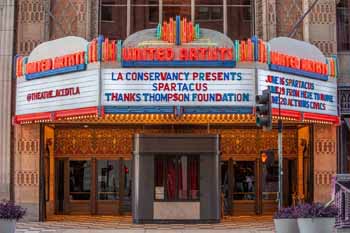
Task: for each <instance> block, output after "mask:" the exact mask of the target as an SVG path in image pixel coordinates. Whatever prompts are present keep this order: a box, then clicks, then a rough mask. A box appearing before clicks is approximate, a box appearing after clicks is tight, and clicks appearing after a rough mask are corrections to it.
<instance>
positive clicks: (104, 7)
mask: <svg viewBox="0 0 350 233" xmlns="http://www.w3.org/2000/svg"><path fill="white" fill-rule="evenodd" d="M100 7H101V9H100V14H101V15H100V24H99V34H102V35H103V36H105V37H108V38H109V39H112V40H119V39H121V40H123V39H125V38H126V32H127V31H126V17H127V14H126V12H127V1H126V0H101V6H100Z"/></svg>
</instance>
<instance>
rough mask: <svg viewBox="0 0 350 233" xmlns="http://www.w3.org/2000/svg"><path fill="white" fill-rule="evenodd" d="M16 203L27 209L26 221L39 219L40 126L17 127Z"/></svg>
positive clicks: (15, 154) (15, 159) (15, 155)
mask: <svg viewBox="0 0 350 233" xmlns="http://www.w3.org/2000/svg"><path fill="white" fill-rule="evenodd" d="M14 152H15V153H14V157H15V158H14V162H15V171H14V176H15V179H14V180H15V181H14V185H15V201H16V203H17V204H20V205H22V206H23V207H25V208H27V214H26V216H25V219H26V220H36V221H37V220H38V219H39V159H40V126H39V125H38V124H35V125H16V126H15V150H14Z"/></svg>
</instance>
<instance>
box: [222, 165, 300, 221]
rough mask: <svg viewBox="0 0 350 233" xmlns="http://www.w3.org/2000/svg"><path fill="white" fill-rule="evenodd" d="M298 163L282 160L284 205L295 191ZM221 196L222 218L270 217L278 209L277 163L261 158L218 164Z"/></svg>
mask: <svg viewBox="0 0 350 233" xmlns="http://www.w3.org/2000/svg"><path fill="white" fill-rule="evenodd" d="M296 162H297V160H296V159H284V161H283V166H284V169H283V170H284V181H283V184H284V190H283V195H284V205H285V206H289V205H291V204H292V203H293V195H295V194H296V192H297V175H296V172H297V163H296ZM221 192H222V194H221V196H222V205H223V210H222V212H223V214H224V215H236V216H245V215H256V214H258V215H260V214H263V215H271V214H273V213H274V212H275V211H276V209H277V204H278V202H277V197H278V196H277V195H278V161H277V159H276V160H275V161H274V163H272V164H264V163H263V162H262V161H261V160H260V159H255V160H233V159H229V160H226V161H221Z"/></svg>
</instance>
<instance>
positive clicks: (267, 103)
mask: <svg viewBox="0 0 350 233" xmlns="http://www.w3.org/2000/svg"><path fill="white" fill-rule="evenodd" d="M255 100H256V107H255V121H256V125H257V126H258V127H262V128H263V130H265V131H269V130H271V129H272V106H271V93H270V91H269V90H263V92H262V94H261V95H257V96H256V98H255Z"/></svg>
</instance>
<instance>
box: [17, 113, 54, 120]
mask: <svg viewBox="0 0 350 233" xmlns="http://www.w3.org/2000/svg"><path fill="white" fill-rule="evenodd" d="M49 119H51V113H50V112H43V113H31V114H24V115H17V116H15V122H21V121H35V120H49Z"/></svg>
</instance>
